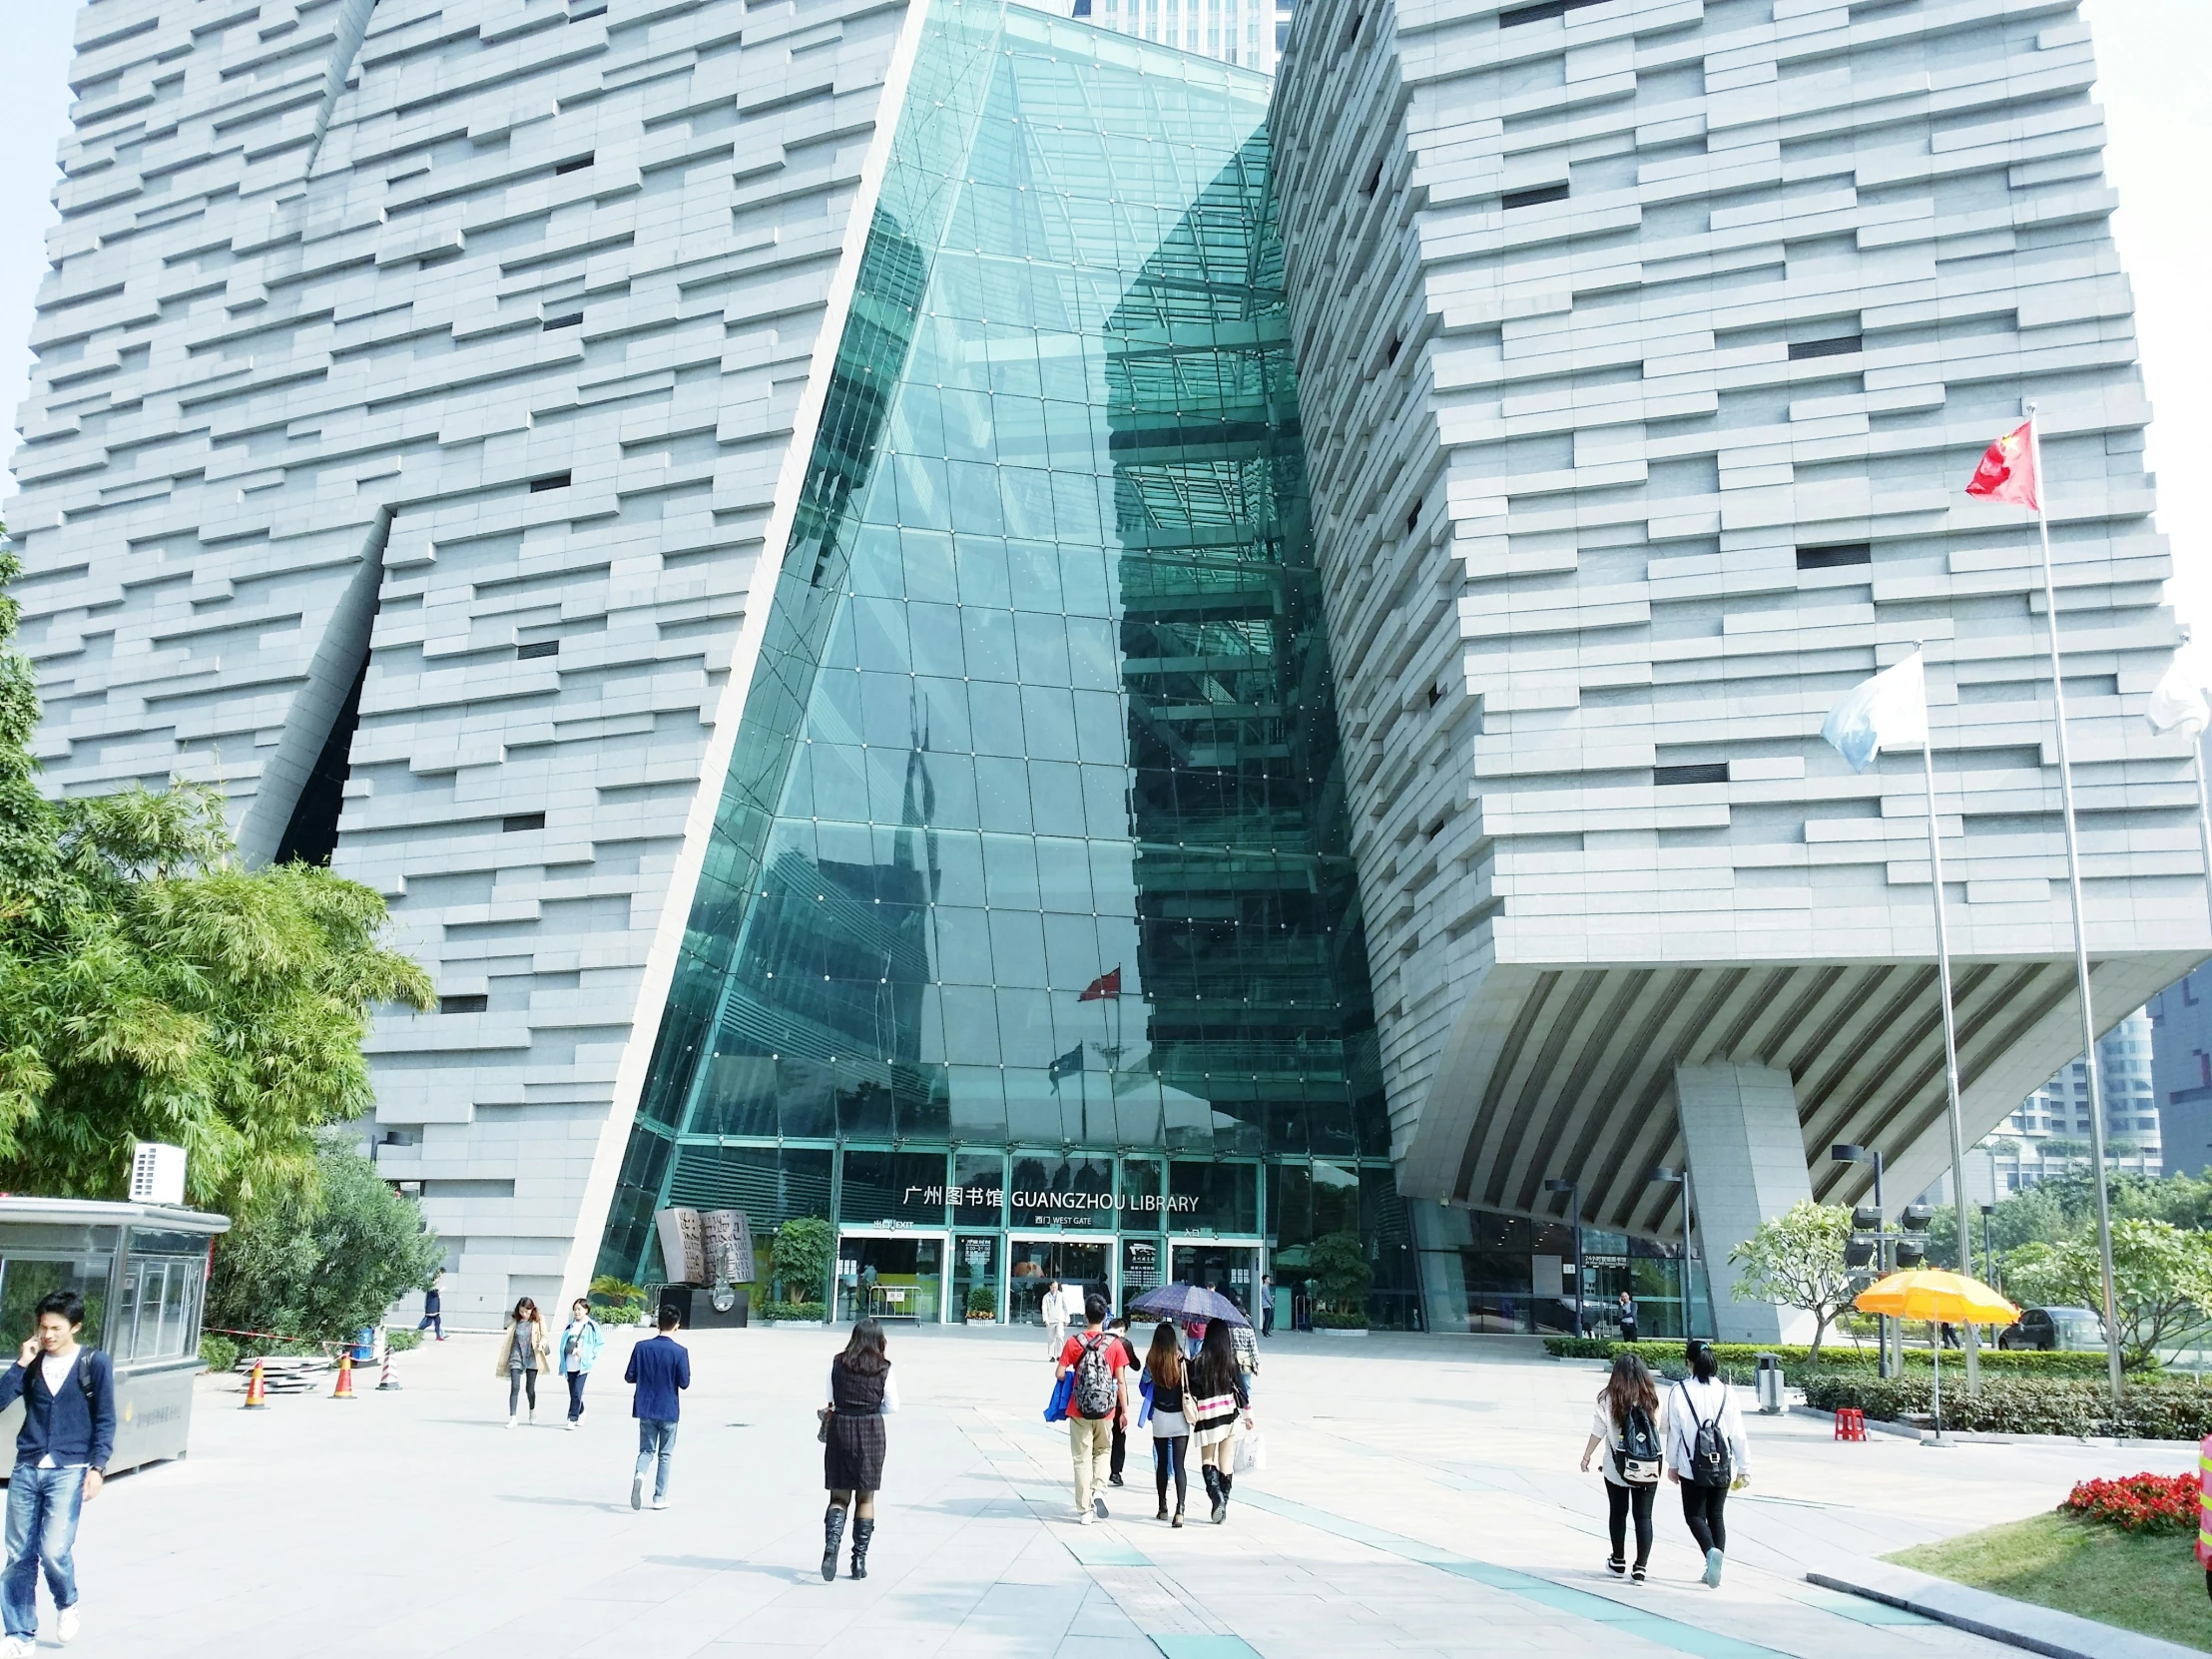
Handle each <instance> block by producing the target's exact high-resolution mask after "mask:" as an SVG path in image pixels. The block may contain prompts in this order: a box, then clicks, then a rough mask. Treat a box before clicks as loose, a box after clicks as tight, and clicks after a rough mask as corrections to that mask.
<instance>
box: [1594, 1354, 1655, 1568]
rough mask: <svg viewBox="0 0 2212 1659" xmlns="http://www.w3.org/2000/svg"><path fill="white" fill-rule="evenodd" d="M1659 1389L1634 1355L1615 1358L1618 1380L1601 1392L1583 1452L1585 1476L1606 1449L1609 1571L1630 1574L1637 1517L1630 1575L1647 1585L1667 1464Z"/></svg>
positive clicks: (1602, 1470) (1606, 1565)
mask: <svg viewBox="0 0 2212 1659" xmlns="http://www.w3.org/2000/svg"><path fill="white" fill-rule="evenodd" d="M1660 1418H1661V1411H1660V1405H1659V1388H1658V1385H1657V1384H1656V1383H1653V1382H1652V1380H1651V1369H1650V1368H1649V1367H1648V1366H1646V1365H1645V1364H1644V1363H1643V1361H1641V1360H1639V1359H1638V1358H1637V1357H1636V1356H1635V1355H1633V1354H1616V1355H1615V1356H1614V1357H1613V1375H1612V1377H1611V1378H1610V1379H1609V1380H1608V1381H1607V1383H1606V1384H1605V1386H1604V1387H1602V1388H1600V1389H1599V1390H1598V1395H1597V1408H1596V1409H1595V1410H1594V1411H1592V1412H1591V1413H1590V1438H1589V1441H1588V1443H1587V1444H1585V1445H1584V1446H1583V1448H1582V1472H1583V1473H1584V1474H1588V1473H1589V1472H1590V1453H1591V1452H1593V1451H1596V1450H1597V1449H1598V1448H1599V1447H1600V1446H1602V1447H1603V1448H1604V1450H1605V1458H1604V1461H1603V1462H1602V1463H1601V1464H1600V1465H1599V1469H1600V1472H1601V1473H1602V1474H1603V1475H1604V1477H1605V1510H1606V1514H1605V1524H1606V1527H1607V1529H1608V1530H1609V1531H1610V1532H1611V1534H1612V1538H1613V1553H1612V1554H1611V1555H1609V1556H1607V1557H1606V1560H1605V1570H1606V1571H1607V1572H1610V1573H1611V1574H1612V1575H1613V1576H1614V1577H1615V1578H1618V1577H1619V1576H1620V1575H1621V1574H1622V1573H1624V1572H1629V1571H1630V1569H1629V1565H1628V1556H1627V1534H1628V1517H1629V1514H1630V1512H1631V1511H1633V1512H1634V1514H1635V1517H1636V1565H1635V1569H1634V1571H1633V1572H1632V1573H1631V1574H1630V1576H1631V1577H1633V1578H1634V1580H1635V1581H1636V1582H1637V1583H1638V1584H1641V1583H1642V1582H1643V1581H1644V1569H1645V1568H1646V1567H1647V1566H1648V1565H1649V1564H1650V1561H1651V1500H1652V1498H1653V1497H1654V1496H1655V1495H1656V1494H1657V1492H1658V1490H1659V1471H1660V1468H1661V1466H1662V1464H1663V1461H1664V1454H1663V1452H1662V1450H1661V1445H1660V1436H1661V1434H1662V1433H1663V1429H1662V1427H1661V1421H1660Z"/></svg>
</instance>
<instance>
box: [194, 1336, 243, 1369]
mask: <svg viewBox="0 0 2212 1659" xmlns="http://www.w3.org/2000/svg"><path fill="white" fill-rule="evenodd" d="M200 1363H201V1364H202V1365H203V1366H206V1367H207V1368H208V1370H210V1371H229V1370H230V1369H231V1368H232V1367H233V1366H235V1365H237V1364H238V1363H239V1345H238V1344H237V1343H234V1342H233V1341H231V1339H230V1338H228V1337H217V1336H213V1335H210V1336H206V1337H202V1338H201V1339H200Z"/></svg>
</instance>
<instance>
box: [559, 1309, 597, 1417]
mask: <svg viewBox="0 0 2212 1659" xmlns="http://www.w3.org/2000/svg"><path fill="white" fill-rule="evenodd" d="M606 1346H607V1336H606V1333H605V1332H603V1331H602V1330H600V1328H599V1322H598V1321H597V1320H595V1319H593V1318H592V1317H591V1304H590V1303H589V1302H587V1301H586V1300H585V1299H584V1298H582V1297H578V1298H577V1299H576V1300H575V1301H574V1302H572V1303H571V1304H569V1310H568V1329H567V1330H565V1331H563V1332H562V1333H561V1345H560V1355H561V1360H560V1370H561V1375H562V1376H563V1377H565V1378H567V1379H568V1425H569V1427H571V1428H580V1427H582V1426H583V1422H584V1379H585V1378H587V1377H589V1376H591V1369H592V1367H593V1366H595V1365H597V1364H598V1363H599V1351H600V1350H601V1349H602V1348H604V1347H606Z"/></svg>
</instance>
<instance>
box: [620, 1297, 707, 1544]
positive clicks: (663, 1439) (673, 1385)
mask: <svg viewBox="0 0 2212 1659" xmlns="http://www.w3.org/2000/svg"><path fill="white" fill-rule="evenodd" d="M675 1329H676V1310H675V1308H674V1307H673V1306H671V1305H669V1304H667V1303H663V1304H662V1305H661V1334H660V1335H659V1336H658V1337H648V1338H647V1339H646V1340H645V1341H644V1342H642V1343H640V1344H638V1346H637V1347H635V1348H633V1349H632V1350H631V1351H630V1364H629V1366H628V1367H626V1368H625V1369H624V1371H623V1374H622V1380H623V1382H625V1383H636V1384H637V1390H638V1391H637V1392H636V1394H634V1395H633V1396H632V1397H631V1401H630V1414H631V1415H632V1416H634V1417H636V1418H637V1419H638V1471H637V1473H635V1474H633V1475H632V1476H631V1477H630V1507H631V1508H633V1509H638V1508H642V1507H643V1506H644V1504H645V1471H646V1470H647V1469H653V1470H654V1474H653V1507H654V1508H656V1509H666V1508H667V1507H668V1465H669V1461H670V1459H671V1458H673V1457H674V1456H675V1454H676V1418H677V1414H678V1413H679V1411H680V1410H681V1409H682V1401H681V1400H679V1399H678V1397H677V1391H678V1390H679V1389H682V1388H688V1387H690V1386H691V1355H690V1354H689V1353H687V1352H686V1351H685V1348H684V1345H683V1344H682V1343H680V1342H678V1341H677V1340H676V1339H675V1338H674V1337H671V1336H670V1335H669V1333H670V1332H671V1331H674V1330H675ZM656 1464H657V1465H658V1466H657V1467H656Z"/></svg>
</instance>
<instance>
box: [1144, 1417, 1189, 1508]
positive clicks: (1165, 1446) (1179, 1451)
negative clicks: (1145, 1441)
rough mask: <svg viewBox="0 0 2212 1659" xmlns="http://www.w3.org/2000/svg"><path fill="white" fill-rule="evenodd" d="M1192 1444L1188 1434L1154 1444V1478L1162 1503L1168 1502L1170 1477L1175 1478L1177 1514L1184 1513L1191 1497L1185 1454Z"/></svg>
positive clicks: (1154, 1442) (1155, 1441)
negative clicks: (1185, 1505) (1184, 1468)
mask: <svg viewBox="0 0 2212 1659" xmlns="http://www.w3.org/2000/svg"><path fill="white" fill-rule="evenodd" d="M1190 1443H1191V1437H1190V1436H1189V1435H1188V1434H1178V1435H1176V1436H1175V1437H1174V1438H1173V1439H1167V1440H1154V1441H1153V1442H1152V1477H1153V1479H1154V1480H1155V1481H1156V1482H1158V1484H1159V1487H1160V1502H1161V1503H1162V1504H1165V1503H1166V1502H1167V1500H1168V1475H1169V1474H1170V1473H1173V1474H1174V1476H1175V1512H1176V1513H1177V1514H1181V1513H1182V1512H1183V1502H1184V1500H1185V1499H1186V1498H1187V1497H1189V1496H1190V1491H1191V1483H1190V1477H1189V1476H1188V1475H1186V1474H1185V1473H1184V1472H1183V1453H1184V1451H1185V1449H1186V1448H1188V1447H1189V1445H1190Z"/></svg>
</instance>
